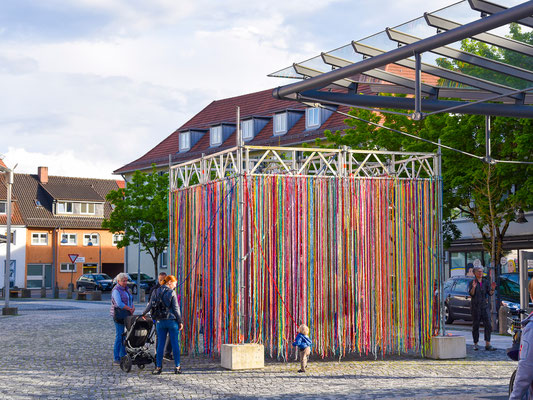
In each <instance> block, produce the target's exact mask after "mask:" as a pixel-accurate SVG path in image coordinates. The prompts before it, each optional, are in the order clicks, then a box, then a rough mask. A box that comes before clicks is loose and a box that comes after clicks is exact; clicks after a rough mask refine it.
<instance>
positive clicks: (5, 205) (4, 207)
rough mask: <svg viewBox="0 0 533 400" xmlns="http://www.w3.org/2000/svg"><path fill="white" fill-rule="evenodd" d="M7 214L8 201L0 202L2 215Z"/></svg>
mask: <svg viewBox="0 0 533 400" xmlns="http://www.w3.org/2000/svg"><path fill="white" fill-rule="evenodd" d="M6 213H7V201H0V214H2V215H4V214H6Z"/></svg>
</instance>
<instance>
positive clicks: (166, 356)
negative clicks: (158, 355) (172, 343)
mask: <svg viewBox="0 0 533 400" xmlns="http://www.w3.org/2000/svg"><path fill="white" fill-rule="evenodd" d="M163 359H164V360H167V361H174V356H173V355H172V354H165V355H164V356H163Z"/></svg>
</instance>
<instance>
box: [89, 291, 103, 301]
mask: <svg viewBox="0 0 533 400" xmlns="http://www.w3.org/2000/svg"><path fill="white" fill-rule="evenodd" d="M91 300H93V301H100V300H102V292H101V291H99V290H95V291H94V292H91Z"/></svg>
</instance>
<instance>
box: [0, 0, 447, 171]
mask: <svg viewBox="0 0 533 400" xmlns="http://www.w3.org/2000/svg"><path fill="white" fill-rule="evenodd" d="M446 3H448V1H443V0H436V1H435V2H432V3H431V6H432V8H438V7H440V6H441V5H442V4H446ZM28 4H30V3H28ZM31 4H33V5H34V6H35V7H42V8H41V9H38V13H37V17H36V16H35V12H34V13H33V14H32V13H31V12H22V11H21V13H20V14H19V15H14V16H13V17H12V18H11V19H9V21H11V23H12V25H8V26H6V27H2V31H0V39H4V40H0V54H2V56H0V86H1V87H2V91H3V93H2V96H1V97H0V109H1V110H2V113H1V114H0V129H1V130H0V132H2V133H1V137H2V141H1V142H0V143H1V146H2V147H0V153H1V152H4V153H5V154H6V159H5V162H6V163H7V164H8V165H13V164H15V163H19V165H20V166H19V168H18V170H19V171H22V170H24V171H23V172H32V173H33V172H35V171H36V170H37V166H38V165H39V164H45V165H48V166H49V167H50V173H51V174H56V175H60V174H65V175H78V176H99V177H102V176H107V177H109V176H111V172H112V171H113V170H115V169H117V168H119V167H121V166H122V165H124V164H126V163H129V162H131V161H133V160H135V159H136V158H138V157H140V156H142V155H143V154H144V153H145V152H146V151H148V150H149V149H151V148H152V147H154V146H155V145H156V144H157V143H159V142H160V141H161V140H163V139H164V138H165V137H167V136H168V135H169V134H170V133H171V132H173V131H174V130H175V129H176V128H178V127H179V126H180V125H182V124H183V123H184V122H186V121H187V120H188V119H189V118H191V117H192V116H193V115H194V114H196V113H197V112H199V111H200V110H201V109H202V108H203V107H205V106H206V105H207V104H209V103H210V102H211V101H212V100H216V99H221V98H225V97H229V96H234V95H239V94H243V93H249V92H253V91H257V90H262V89H266V88H269V87H275V86H278V85H283V84H287V83H290V81H287V80H275V79H272V78H267V77H266V75H267V74H268V73H270V72H273V71H277V70H279V69H281V68H284V67H287V66H290V65H291V64H292V63H293V62H298V61H302V60H305V59H307V58H309V57H312V56H315V55H318V54H319V53H320V52H321V51H327V50H330V49H333V48H335V47H338V46H341V45H344V44H347V43H349V42H350V41H351V40H353V39H360V38H362V37H365V36H367V35H369V34H372V33H375V32H376V31H379V30H382V29H383V28H385V27H386V26H393V25H397V24H398V23H401V22H404V21H406V20H407V19H409V18H413V17H416V16H420V15H422V13H423V12H424V11H431V10H428V9H427V3H423V2H422V1H420V0H405V1H403V2H391V1H388V0H375V1H370V0H359V1H357V2H353V1H349V0H329V1H328V0H306V1H304V0H298V1H285V0H274V1H271V2H259V1H244V0H227V1H224V2H215V1H213V0H199V1H191V0H189V1H184V0H180V1H174V0H151V1H150V2H146V1H144V0H132V1H122V0H76V1H71V0H69V1H65V0H51V1H49V2H46V3H37V2H35V3H31ZM43 4H46V9H45V8H44V6H43ZM0 8H1V4H0ZM0 11H1V9H0ZM25 11H27V10H25ZM34 11H35V10H34ZM39 13H46V18H44V17H43V18H38V17H40V16H41V15H40V14H39ZM32 15H33V16H34V17H33V18H34V19H30V16H32ZM65 15H68V16H69V17H71V18H66V16H65ZM41 20H42V21H41ZM39 21H41V23H40V25H38V24H37V22H39ZM67 21H74V22H72V23H70V24H68V23H67ZM21 27H22V28H21ZM15 28H16V29H15ZM17 29H18V30H17ZM6 148H7V149H9V150H8V151H7V152H6V150H5V149H6ZM87 173H89V175H87Z"/></svg>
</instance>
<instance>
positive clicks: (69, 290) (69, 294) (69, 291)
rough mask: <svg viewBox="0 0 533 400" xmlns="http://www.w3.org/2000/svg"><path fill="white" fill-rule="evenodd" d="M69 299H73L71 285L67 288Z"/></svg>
mask: <svg viewBox="0 0 533 400" xmlns="http://www.w3.org/2000/svg"><path fill="white" fill-rule="evenodd" d="M67 299H72V288H71V287H69V288H68V289H67Z"/></svg>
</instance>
